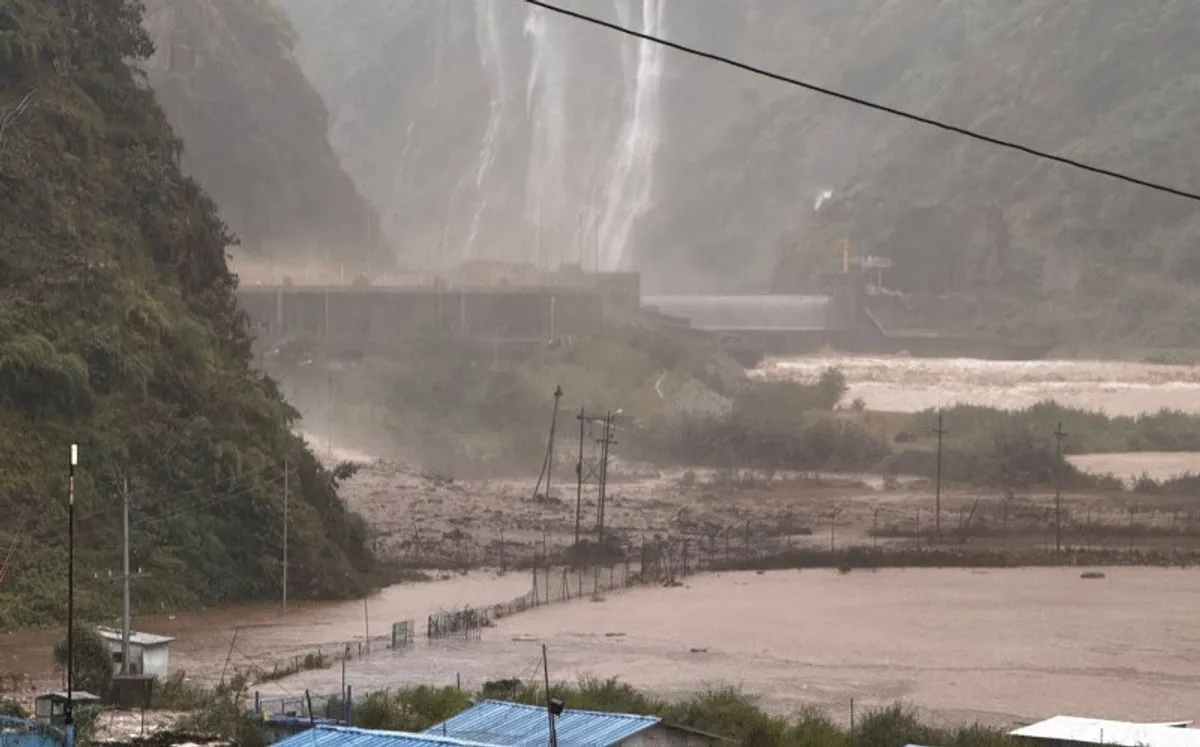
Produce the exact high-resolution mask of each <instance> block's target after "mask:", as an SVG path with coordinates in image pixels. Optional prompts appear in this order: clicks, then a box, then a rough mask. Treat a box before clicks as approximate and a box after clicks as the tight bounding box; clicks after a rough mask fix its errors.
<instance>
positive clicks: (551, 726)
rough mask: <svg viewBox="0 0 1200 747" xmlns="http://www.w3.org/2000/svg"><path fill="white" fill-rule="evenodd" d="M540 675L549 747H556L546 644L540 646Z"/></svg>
mask: <svg viewBox="0 0 1200 747" xmlns="http://www.w3.org/2000/svg"><path fill="white" fill-rule="evenodd" d="M542 675H543V677H544V678H545V681H546V718H547V720H548V721H549V730H550V747H558V734H557V733H556V729H555V728H554V701H553V700H552V699H551V698H550V658H549V657H548V656H547V655H546V644H544V643H543V644H542Z"/></svg>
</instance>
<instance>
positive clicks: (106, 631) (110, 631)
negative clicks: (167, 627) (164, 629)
mask: <svg viewBox="0 0 1200 747" xmlns="http://www.w3.org/2000/svg"><path fill="white" fill-rule="evenodd" d="M96 632H97V633H98V634H99V635H100V637H101V638H103V639H105V640H107V641H115V642H117V643H120V642H121V637H122V635H121V631H119V630H116V629H114V628H96ZM173 640H175V639H174V638H172V637H171V636H169V635H157V634H155V633H138V632H136V631H133V630H131V631H129V643H130V644H131V645H134V646H162V645H164V644H167V643H170V642H171V641H173Z"/></svg>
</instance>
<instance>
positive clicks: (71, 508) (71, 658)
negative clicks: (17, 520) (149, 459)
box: [63, 444, 79, 747]
mask: <svg viewBox="0 0 1200 747" xmlns="http://www.w3.org/2000/svg"><path fill="white" fill-rule="evenodd" d="M78 465H79V446H78V445H77V444H71V464H70V468H69V469H68V472H67V705H66V708H65V710H64V711H63V727H64V731H65V732H66V734H65V736H66V740H65V741H66V747H74V745H75V714H74V710H75V709H74V706H75V702H74V700H75V467H77V466H78Z"/></svg>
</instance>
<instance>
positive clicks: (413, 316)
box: [238, 275, 1049, 360]
mask: <svg viewBox="0 0 1200 747" xmlns="http://www.w3.org/2000/svg"><path fill="white" fill-rule="evenodd" d="M238 298H239V300H240V302H241V305H242V308H243V309H244V310H245V311H246V313H247V314H248V315H249V317H250V320H251V323H252V326H253V329H254V332H255V334H256V337H257V338H258V340H259V344H260V345H274V344H277V343H278V342H280V341H283V340H286V339H289V338H292V339H294V338H298V337H312V338H318V339H324V340H326V341H332V342H335V343H336V344H337V346H338V347H340V348H342V349H344V350H345V351H346V352H356V351H357V352H366V351H378V352H395V351H401V350H403V349H404V348H405V347H406V346H407V345H408V344H410V343H411V342H412V341H413V340H415V339H417V338H419V337H420V336H422V335H426V334H430V333H436V334H443V335H449V336H452V337H455V338H457V339H460V340H463V341H465V342H467V343H474V344H481V345H488V346H489V347H494V346H496V345H505V346H531V345H540V344H546V343H548V342H549V341H552V340H556V339H563V338H571V337H586V336H588V335H591V334H595V333H597V332H599V331H600V330H601V329H602V328H603V327H604V325H605V323H606V321H608V320H614V319H615V320H626V321H628V320H631V319H639V320H640V321H641V322H642V323H646V324H656V325H659V326H662V327H665V328H674V329H676V330H678V331H680V332H681V333H687V334H690V335H693V336H697V335H698V336H701V337H704V338H709V339H711V340H713V341H715V342H717V343H719V344H722V345H725V346H726V347H728V348H731V349H736V350H737V351H739V352H740V353H742V354H744V357H745V358H746V359H747V360H753V359H755V358H756V357H761V356H765V355H774V356H799V355H805V354H810V353H815V352H818V351H820V350H822V349H829V348H832V349H834V350H837V351H840V352H844V353H851V354H875V355H887V354H901V353H903V354H908V355H913V356H918V357H974V358H992V359H1008V360H1028V359H1036V358H1040V357H1043V356H1044V355H1045V354H1046V352H1047V351H1048V349H1049V346H1045V345H1033V344H1022V343H1016V342H1012V341H1006V340H997V339H986V338H969V337H947V336H941V335H935V334H918V333H909V334H894V333H892V332H890V331H889V330H887V329H886V328H885V327H884V325H883V324H881V323H880V322H879V320H878V319H877V318H876V317H875V315H874V314H873V313H872V312H871V309H870V308H869V307H868V306H867V305H866V304H865V303H861V302H859V301H856V300H855V299H854V298H853V297H850V298H847V297H846V296H845V295H840V294H836V293H835V294H831V295H754V296H728V295H725V296H698V295H688V296H645V297H642V296H641V294H640V288H639V287H638V285H637V281H636V278H633V279H630V278H629V277H625V276H618V275H612V276H608V277H605V276H603V275H601V276H595V278H594V279H593V280H592V281H590V283H583V282H577V283H575V284H572V285H558V284H556V285H545V286H544V285H512V286H484V287H478V286H477V287H471V286H466V285H460V286H457V287H451V286H446V285H444V284H433V285H423V286H365V285H329V286H291V285H283V286H246V287H242V288H240V289H239V290H238ZM739 357H740V358H741V357H743V356H739Z"/></svg>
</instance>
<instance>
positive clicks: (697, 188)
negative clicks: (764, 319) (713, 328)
mask: <svg viewBox="0 0 1200 747" xmlns="http://www.w3.org/2000/svg"><path fill="white" fill-rule="evenodd" d="M275 2H276V4H277V5H278V7H280V8H282V9H284V10H285V11H286V12H287V13H288V14H289V16H290V17H291V18H292V19H293V20H294V22H295V23H296V26H297V28H298V31H299V35H300V43H299V46H298V57H299V59H300V62H301V64H302V66H303V67H304V69H305V71H306V72H307V73H308V75H309V76H310V78H311V79H312V80H313V81H314V83H315V84H316V87H317V88H318V90H319V91H320V92H321V93H322V95H323V96H324V97H325V99H326V101H327V102H328V104H329V106H330V109H331V112H332V119H331V125H332V129H331V132H332V139H333V143H334V145H335V148H336V149H337V150H338V152H339V153H340V154H341V155H342V158H343V161H344V163H345V164H346V165H347V168H348V170H349V171H350V173H351V174H352V175H353V176H354V178H355V180H356V181H357V182H358V183H359V185H360V186H361V187H362V188H363V190H364V191H365V192H366V193H367V194H368V195H369V196H370V197H371V199H372V200H373V201H374V202H375V203H376V204H378V205H381V206H385V207H384V210H385V213H386V222H387V224H388V226H389V228H390V230H391V231H392V232H393V234H394V235H396V236H400V237H403V240H404V243H405V248H404V250H405V251H406V253H407V254H408V255H409V256H410V257H412V258H414V259H417V260H425V261H431V260H442V261H447V260H450V261H456V260H458V259H461V258H464V257H480V256H486V257H499V258H507V259H521V260H537V261H540V262H542V263H544V264H555V263H557V262H559V261H560V260H561V261H568V262H575V261H582V262H583V263H584V264H585V265H586V266H593V265H599V266H601V267H607V268H610V269H611V268H615V267H621V266H637V267H639V268H641V269H643V270H645V271H646V272H647V275H648V276H647V281H648V282H649V284H650V287H651V288H656V287H657V288H659V289H662V288H667V289H670V288H675V289H689V288H691V289H715V288H721V287H725V288H755V287H757V288H765V287H767V286H768V285H769V284H770V283H771V282H772V281H773V280H774V281H776V282H777V283H778V282H782V285H784V286H787V285H794V284H795V283H798V282H800V276H802V275H804V274H805V273H806V272H808V271H809V270H811V268H812V267H813V266H815V264H818V263H821V262H827V261H830V260H831V258H833V257H835V256H837V255H838V254H839V250H838V248H837V247H838V244H839V242H840V240H841V239H848V240H849V241H850V243H851V245H852V247H853V249H854V250H855V251H856V252H861V253H870V254H881V255H888V256H892V257H894V258H895V259H896V262H897V267H896V268H895V270H894V271H893V273H892V274H893V279H892V282H893V284H894V285H895V286H897V287H899V288H901V289H905V290H930V291H935V292H944V291H953V292H966V291H968V290H970V289H981V288H982V289H996V288H1019V289H1021V290H1024V291H1030V292H1039V293H1040V292H1045V291H1054V290H1056V289H1063V288H1068V289H1069V288H1072V287H1075V286H1076V285H1077V283H1078V282H1079V279H1080V277H1082V275H1083V274H1084V273H1085V271H1086V270H1087V269H1088V268H1089V267H1090V266H1092V265H1093V264H1096V263H1100V264H1104V265H1115V266H1117V267H1118V268H1120V269H1121V271H1122V272H1126V271H1137V272H1142V273H1149V274H1152V275H1158V276H1165V277H1168V278H1181V277H1186V278H1189V279H1190V280H1197V279H1200V260H1197V259H1195V257H1197V256H1200V253H1197V252H1195V251H1194V247H1195V240H1196V238H1197V237H1198V236H1200V219H1198V218H1197V217H1196V211H1195V209H1194V206H1193V205H1191V204H1189V203H1188V202H1186V201H1181V200H1178V199H1176V198H1171V197H1166V196H1161V195H1155V194H1152V193H1149V192H1146V191H1144V190H1138V189H1136V188H1133V187H1126V186H1122V185H1121V184H1117V183H1113V182H1110V181H1107V180H1105V179H1103V178H1101V177H1096V176H1090V175H1086V174H1081V173H1076V172H1072V171H1070V170H1068V169H1065V168H1061V167H1057V166H1053V165H1050V164H1046V163H1041V162H1038V161H1036V160H1034V159H1032V158H1029V157H1025V156H1021V155H1019V154H1012V153H1006V152H1003V151H999V150H996V149H995V148H991V147H989V146H985V145H980V144H973V143H969V142H965V141H963V140H961V139H958V138H956V137H955V136H953V135H949V134H946V133H939V132H936V131H930V130H927V129H923V128H920V127H918V126H914V125H909V124H907V123H905V122H902V121H899V120H896V119H894V118H891V117H889V116H887V115H884V114H879V113H874V112H871V111H868V110H865V109H862V108H858V107H855V106H853V105H851V104H847V103H843V102H838V101H834V100H830V99H827V98H823V97H820V96H818V95H815V94H809V93H805V92H803V91H800V90H798V89H795V88H791V87H787V86H784V85H782V84H778V83H774V82H771V81H766V80H762V79H759V78H755V77H753V76H750V75H748V74H745V73H742V72H738V71H733V70H729V69H726V68H723V67H721V66H718V65H716V64H714V63H711V62H707V61H704V60H696V59H692V58H688V57H686V56H683V55H681V54H678V53H675V52H671V51H663V50H658V49H655V48H652V47H649V46H648V45H643V44H642V43H640V42H637V41H631V40H628V39H623V38H621V37H619V36H617V35H615V34H613V33H611V32H607V31H603V30H597V29H594V28H589V27H586V26H582V25H580V24H579V23H578V22H575V21H572V20H570V19H565V18H561V17H557V16H552V15H548V14H546V13H545V12H544V11H540V10H536V9H532V8H529V7H526V6H524V5H523V4H521V3H517V2H502V1H501V0H470V1H469V2H468V1H464V2H454V3H427V2H417V1H416V0H408V1H407V2H405V1H402V0H275ZM562 4H563V5H564V6H567V7H571V8H575V9H579V10H583V11H586V12H589V13H594V14H596V15H599V16H601V17H604V18H607V19H609V20H616V21H619V22H621V23H623V24H625V25H627V26H630V27H632V28H635V29H639V30H644V31H650V32H655V33H661V34H663V35H665V36H667V37H669V38H671V39H674V40H677V41H680V42H683V43H688V44H695V45H697V46H700V47H702V48H704V49H707V50H710V51H713V52H717V53H722V54H728V55H732V56H735V57H737V58H739V59H741V60H744V61H747V62H751V63H755V64H758V65H761V66H764V67H768V68H771V69H774V70H777V71H779V72H783V73H788V74H794V75H797V76H800V77H803V78H805V79H806V80H810V81H814V82H817V83H820V84H823V85H827V86H831V87H836V88H840V89H842V90H845V91H848V92H851V93H853V94H856V95H859V96H863V97H867V98H870V99H873V100H875V101H878V102H881V103H885V104H891V105H895V106H899V107H903V108H906V109H909V110H912V111H914V112H917V113H920V114H925V115H930V116H934V117H939V118H944V119H946V120H949V121H951V122H954V123H957V124H960V125H964V126H968V127H974V128H978V129H980V130H982V131H985V132H988V133H991V134H993V135H997V136H1001V137H1013V138H1016V139H1020V140H1023V141H1025V142H1027V143H1029V144H1031V145H1035V146H1038V147H1041V148H1047V149H1050V150H1054V151H1058V152H1062V153H1065V154H1068V155H1072V156H1076V157H1080V158H1086V159H1089V160H1093V161H1097V162H1100V163H1103V164H1105V165H1107V166H1110V167H1112V168H1117V169H1127V170H1130V171H1134V172H1137V173H1139V174H1141V175H1143V176H1146V177H1148V178H1154V179H1161V180H1164V181H1168V182H1172V183H1174V184H1177V185H1180V186H1183V187H1188V186H1189V185H1191V186H1192V187H1196V186H1198V185H1200V177H1197V176H1195V174H1194V170H1191V169H1190V167H1189V165H1188V164H1189V160H1188V158H1187V155H1188V150H1189V147H1188V145H1187V144H1186V137H1184V134H1185V133H1187V132H1190V127H1191V125H1190V124H1189V123H1190V122H1194V121H1195V119H1196V115H1197V114H1200V109H1198V107H1200V103H1198V102H1200V99H1197V97H1196V95H1195V90H1196V85H1197V82H1196V81H1197V78H1196V76H1195V72H1194V71H1195V70H1197V69H1200V48H1197V47H1196V46H1195V45H1194V44H1191V43H1190V41H1189V40H1188V33H1189V32H1188V31H1186V29H1191V28H1196V27H1197V26H1198V25H1200V8H1197V7H1196V6H1195V5H1194V4H1191V3H1188V2H1185V1H1184V0H1155V1H1154V2H1148V3H1105V4H1096V3H1089V2H1086V0H1020V1H1019V2H1011V3H1006V4H1003V5H997V4H996V3H991V2H985V0H953V1H951V0H871V2H865V3H854V4H847V3H844V2H836V1H835V0H808V1H806V2H804V3H797V2H794V0H745V2H739V3H730V2H722V1H720V0H696V1H695V2H689V3H668V2H665V1H664V0H612V2H602V3H601V2H583V1H582V0H574V1H569V0H563V2H562ZM826 192H829V193H831V194H830V195H829V196H828V197H826V198H822V197H821V196H822V195H823V194H825V193H826ZM822 200H823V204H822V205H821V209H820V210H819V211H818V210H816V207H815V206H816V205H817V203H818V202H820V201H822ZM535 226H540V229H536V228H535ZM781 252H782V253H783V254H784V259H783V263H782V266H780V267H778V268H777V267H776V265H777V261H778V260H779V255H780V253H781Z"/></svg>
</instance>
